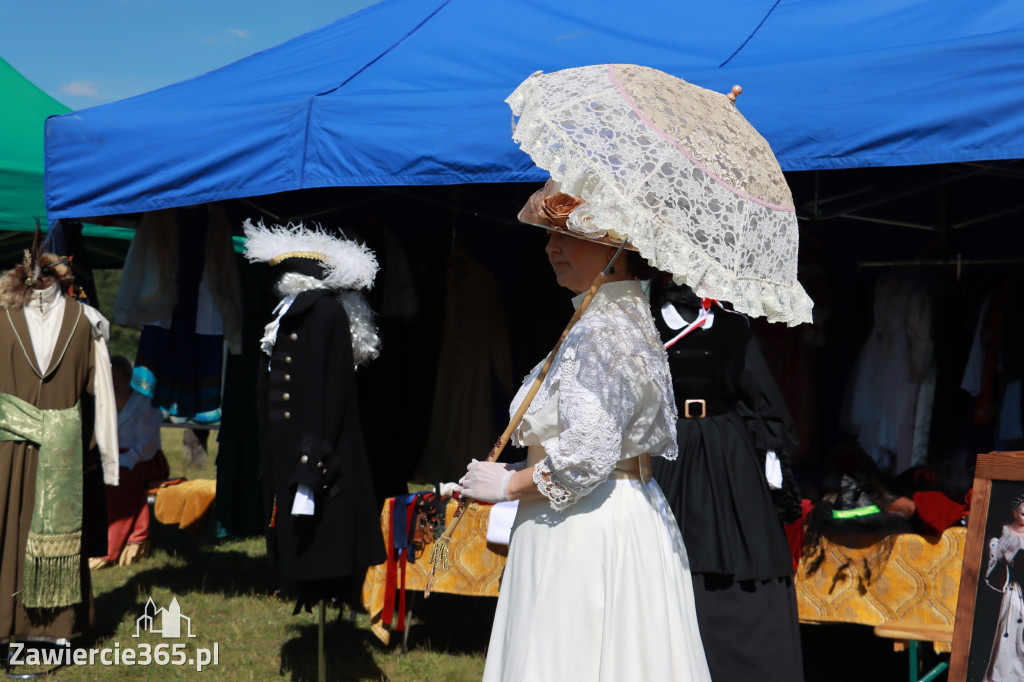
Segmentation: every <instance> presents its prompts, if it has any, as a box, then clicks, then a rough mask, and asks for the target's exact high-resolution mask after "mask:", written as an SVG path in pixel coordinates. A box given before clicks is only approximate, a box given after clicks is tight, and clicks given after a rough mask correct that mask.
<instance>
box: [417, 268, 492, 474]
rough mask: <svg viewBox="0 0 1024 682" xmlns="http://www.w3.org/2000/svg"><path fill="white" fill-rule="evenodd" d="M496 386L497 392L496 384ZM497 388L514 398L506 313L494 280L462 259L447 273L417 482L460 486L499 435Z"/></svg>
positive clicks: (488, 272) (484, 271) (483, 269)
mask: <svg viewBox="0 0 1024 682" xmlns="http://www.w3.org/2000/svg"><path fill="white" fill-rule="evenodd" d="M495 380H496V381H497V384H498V385H497V387H496V386H495V385H494V381H495ZM496 388H498V389H500V390H501V391H503V392H504V393H505V394H506V395H511V393H512V361H511V356H510V353H509V346H508V329H507V327H506V324H505V312H504V308H503V306H502V304H501V300H500V299H499V298H498V286H497V282H495V280H494V276H493V275H492V274H491V273H490V271H488V270H487V269H486V268H484V267H483V266H482V265H480V264H479V263H476V262H475V261H472V260H470V259H469V258H468V257H465V255H463V256H462V257H459V256H456V257H454V258H453V259H452V260H451V262H450V264H449V267H448V275H447V282H446V294H445V319H444V330H443V332H442V339H441V355H440V358H438V363H437V383H436V385H435V389H434V400H433V403H432V405H431V417H430V431H429V435H428V436H427V444H426V447H425V450H424V453H423V458H422V459H421V460H420V463H419V466H418V467H417V470H416V475H415V480H417V481H424V482H433V483H436V482H438V481H457V480H459V479H460V478H462V476H463V474H465V473H466V464H467V463H468V462H469V461H470V460H471V459H473V458H476V459H481V458H482V457H483V456H484V455H486V454H487V451H488V450H490V448H491V446H492V445H493V444H494V440H495V439H496V438H497V437H498V433H499V432H500V429H499V427H497V426H496V424H495V417H494V414H495V413H494V401H495V397H496V395H495V394H496V390H495V389H496Z"/></svg>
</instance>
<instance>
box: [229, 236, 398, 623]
mask: <svg viewBox="0 0 1024 682" xmlns="http://www.w3.org/2000/svg"><path fill="white" fill-rule="evenodd" d="M245 233H246V236H247V237H248V244H247V247H246V248H247V252H246V256H247V257H248V258H249V260H251V261H256V262H265V263H267V264H268V265H270V267H271V273H272V277H273V282H274V289H273V292H274V298H275V301H276V302H277V308H276V309H275V311H274V316H275V317H274V319H273V320H271V321H270V323H269V324H267V326H266V330H265V332H266V333H265V335H264V337H263V339H262V341H261V347H262V348H263V351H264V352H263V354H262V355H261V364H260V371H259V389H258V390H259V395H258V398H259V414H260V428H261V434H260V435H261V438H260V442H261V443H262V445H263V447H262V453H261V454H262V475H263V487H264V501H265V507H264V511H265V522H266V536H267V550H268V554H269V555H270V557H271V559H272V560H273V561H274V562H275V564H276V565H277V569H278V572H279V574H280V576H281V578H282V579H283V580H285V581H287V582H291V583H295V584H296V585H297V587H298V588H299V605H297V607H296V610H298V609H299V608H300V607H301V606H305V607H306V608H307V609H308V608H309V607H310V605H311V604H312V603H314V602H316V601H318V600H320V601H322V600H325V599H330V598H343V599H344V598H347V597H348V596H349V590H350V587H351V585H350V580H349V579H350V578H351V577H352V576H353V575H354V574H355V573H356V572H357V570H360V569H362V568H365V567H366V566H370V565H374V564H379V563H381V562H383V561H384V560H385V559H386V553H385V550H384V543H383V539H382V537H381V532H380V521H379V516H378V510H377V506H376V497H375V495H374V491H373V481H372V479H371V476H370V469H369V464H368V462H367V456H366V449H365V446H364V443H363V434H362V431H361V428H360V425H359V410H358V404H357V399H356V383H355V371H356V367H357V365H358V364H359V363H361V362H367V361H369V360H371V359H373V358H374V357H376V355H377V346H378V344H379V341H378V339H377V336H376V330H375V329H374V328H373V325H372V313H371V311H370V309H369V306H368V305H367V304H366V303H365V300H364V299H363V298H362V295H361V294H359V293H358V292H357V291H356V290H357V289H366V288H369V286H370V285H371V284H372V282H373V277H374V275H375V274H376V271H377V262H376V259H375V257H374V255H373V253H372V252H371V251H369V249H366V248H365V247H362V246H360V245H358V244H356V243H355V242H352V241H348V240H344V239H340V238H336V237H334V236H332V235H328V234H326V233H324V232H321V231H319V230H315V231H314V230H307V229H304V228H303V227H302V226H301V225H298V226H289V227H279V226H273V227H264V226H263V225H262V224H260V225H253V224H252V223H251V222H249V221H246V224H245Z"/></svg>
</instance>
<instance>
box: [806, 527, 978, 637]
mask: <svg viewBox="0 0 1024 682" xmlns="http://www.w3.org/2000/svg"><path fill="white" fill-rule="evenodd" d="M966 542H967V529H966V528H963V527H955V528H949V529H947V530H946V532H945V533H943V534H942V535H941V536H939V537H924V536H921V535H915V534H901V535H890V536H887V537H883V538H864V537H859V536H858V537H852V536H831V537H829V538H823V539H822V543H823V544H822V546H821V548H820V552H821V554H819V553H818V552H815V553H814V554H812V556H810V557H807V556H805V557H804V558H803V559H802V560H801V562H800V568H799V570H798V571H797V577H796V598H797V608H798V610H799V613H800V620H801V621H802V622H809V623H836V622H840V623H860V624H863V625H872V626H874V625H880V624H882V623H884V622H887V621H904V622H911V623H927V624H937V625H952V624H953V618H954V616H955V615H956V600H957V594H958V592H959V590H960V564H961V562H962V561H963V555H964V546H965V544H966ZM815 558H821V559H822V561H821V563H820V565H818V566H817V567H816V568H815ZM937 649H938V650H942V647H941V646H939V647H937ZM945 650H946V651H948V650H949V647H948V646H946V647H945Z"/></svg>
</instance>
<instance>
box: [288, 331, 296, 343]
mask: <svg viewBox="0 0 1024 682" xmlns="http://www.w3.org/2000/svg"><path fill="white" fill-rule="evenodd" d="M288 338H289V339H291V340H292V341H298V340H299V335H298V334H296V333H295V332H292V333H291V334H289V335H288Z"/></svg>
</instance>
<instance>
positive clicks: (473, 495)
mask: <svg viewBox="0 0 1024 682" xmlns="http://www.w3.org/2000/svg"><path fill="white" fill-rule="evenodd" d="M466 471H467V473H466V475H465V476H463V477H462V478H461V479H459V487H458V488H456V490H458V491H459V492H460V493H462V495H463V496H465V497H468V498H470V499H472V500H477V501H478V502H508V501H509V499H508V482H509V481H510V480H512V474H514V473H515V472H516V469H514V468H513V467H512V466H511V465H507V464H503V463H501V462H478V461H477V460H475V459H474V460H473V461H472V462H470V463H469V466H467V467H466Z"/></svg>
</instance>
